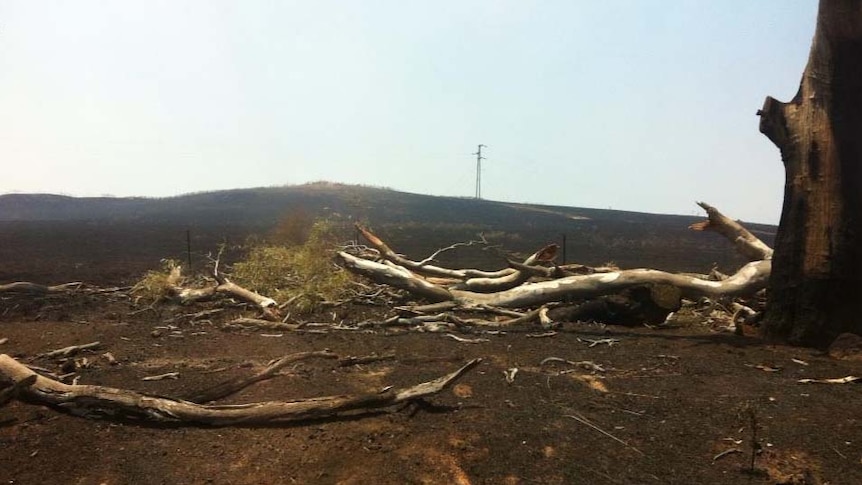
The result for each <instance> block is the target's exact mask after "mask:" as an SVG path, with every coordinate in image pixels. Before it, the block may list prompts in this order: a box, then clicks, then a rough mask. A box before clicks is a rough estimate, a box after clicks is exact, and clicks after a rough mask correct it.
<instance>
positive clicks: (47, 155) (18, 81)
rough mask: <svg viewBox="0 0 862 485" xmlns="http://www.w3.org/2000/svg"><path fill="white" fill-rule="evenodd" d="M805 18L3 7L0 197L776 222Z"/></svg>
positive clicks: (600, 7) (804, 4) (781, 11)
mask: <svg viewBox="0 0 862 485" xmlns="http://www.w3.org/2000/svg"><path fill="white" fill-rule="evenodd" d="M816 7H817V5H816V2H814V1H786V0H762V1H759V2H746V1H743V0H729V1H726V2H707V1H705V0H704V1H699V0H689V1H683V0H674V1H661V2H659V1H657V0H653V1H646V0H641V1H632V0H628V1H611V2H590V1H546V2H525V1H514V0H512V1H506V0H499V1H478V0H475V1H469V0H466V1H459V2H454V1H443V2H434V3H424V2H398V1H392V0H369V1H363V2H332V1H317V2H293V1H288V2H283V3H275V4H271V3H265V2H256V1H250V2H243V3H233V2H226V1H199V0H194V1H192V0H189V1H183V2H171V1H148V2H142V1H126V2H116V3H113V2H108V3H103V2H93V1H78V2H39V3H33V2H26V1H7V2H3V3H0V112H2V113H3V114H4V116H2V117H0V159H2V160H3V164H4V167H6V171H5V172H6V173H5V176H4V177H3V179H2V180H0V193H15V192H17V193H62V194H66V195H72V196H100V195H103V194H112V195H114V196H118V197H128V196H145V197H165V196H175V195H181V194H188V193H197V192H203V191H216V190H229V189H237V188H250V187H267V186H279V185H285V184H290V185H301V184H304V183H308V182H312V181H318V180H327V181H331V182H336V183H345V184H360V185H370V186H379V187H387V188H392V189H394V190H398V191H403V192H411V193H421V194H428V195H442V196H457V197H470V196H472V195H473V193H474V190H475V176H476V173H475V166H476V161H475V156H473V155H472V153H474V152H475V151H476V146H477V145H478V144H480V143H481V144H484V145H487V146H488V148H487V149H485V151H484V155H485V156H486V157H487V160H484V161H483V172H482V181H483V183H482V194H483V198H486V199H490V200H498V201H503V202H521V203H534V204H543V205H558V206H569V207H591V208H612V209H617V210H627V211H637V212H650V213H659V214H683V215H695V214H699V213H700V209H699V208H698V207H697V206H696V205H695V203H694V202H695V201H696V200H704V201H706V202H709V203H710V204H713V205H715V206H716V207H719V208H720V209H721V210H722V211H723V212H725V213H726V214H727V215H728V216H730V217H733V218H739V219H743V220H747V221H753V222H762V223H772V224H774V223H777V221H778V216H779V214H780V210H781V203H782V194H783V186H784V169H783V166H782V163H781V160H780V155H779V153H778V150H777V149H776V148H775V147H774V146H773V145H772V144H771V142H769V140H768V139H766V137H765V136H763V135H761V134H760V133H759V132H758V129H757V126H758V121H759V119H758V117H757V116H755V112H756V111H757V109H759V108H760V107H761V105H762V103H763V100H764V98H765V97H766V96H767V95H769V96H774V97H776V98H777V99H779V100H785V101H786V100H789V99H791V98H792V97H793V95H794V94H795V92H796V88H797V87H798V84H799V79H800V77H801V74H802V71H803V69H804V67H805V63H806V61H807V56H808V50H809V46H810V40H811V37H812V35H813V32H814V20H815V14H816Z"/></svg>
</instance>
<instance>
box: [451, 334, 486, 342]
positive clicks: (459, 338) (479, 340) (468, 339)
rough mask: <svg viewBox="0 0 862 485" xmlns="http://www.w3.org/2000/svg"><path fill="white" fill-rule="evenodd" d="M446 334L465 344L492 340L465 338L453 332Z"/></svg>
mask: <svg viewBox="0 0 862 485" xmlns="http://www.w3.org/2000/svg"><path fill="white" fill-rule="evenodd" d="M445 336H446V337H449V338H451V339H452V340H455V341H457V342H461V343H465V344H481V343H483V342H490V340H488V339H486V338H464V337H459V336H457V335H455V334H451V333H447V334H446V335H445Z"/></svg>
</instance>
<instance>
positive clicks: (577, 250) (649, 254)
mask: <svg viewBox="0 0 862 485" xmlns="http://www.w3.org/2000/svg"><path fill="white" fill-rule="evenodd" d="M296 214H307V215H308V216H311V217H335V218H337V219H339V220H342V221H344V222H346V223H348V222H350V221H362V222H363V223H366V224H368V225H370V226H371V227H372V228H373V229H374V230H375V231H376V232H377V233H378V234H380V235H381V236H382V237H384V238H386V239H387V241H389V242H390V244H391V245H392V246H393V247H394V248H395V249H396V250H398V251H401V252H404V253H406V254H408V255H409V256H412V257H417V258H421V257H424V256H426V255H427V254H429V253H430V252H432V251H434V250H435V249H436V248H439V247H442V246H446V245H449V244H451V243H453V242H456V241H464V240H468V239H474V238H476V237H477V235H478V234H480V233H481V234H483V235H484V236H485V237H486V238H487V239H488V240H489V241H490V242H492V243H495V244H501V245H502V246H503V247H504V248H506V249H508V250H512V251H516V252H521V253H531V252H532V251H534V250H535V249H536V248H538V247H540V246H542V245H544V244H547V243H550V242H556V243H558V244H561V243H562V240H563V237H564V236H565V239H566V259H567V260H568V261H569V262H572V261H577V262H582V263H585V264H602V263H605V262H608V261H614V262H616V263H617V264H619V265H621V266H623V267H636V266H651V267H657V268H661V269H667V270H684V271H704V270H708V269H709V266H710V265H712V264H714V263H717V264H719V265H720V266H721V267H723V268H727V267H729V266H735V265H738V264H740V263H741V262H742V260H741V259H739V257H738V256H736V255H735V254H734V253H733V249H732V248H731V247H730V244H728V243H727V242H726V241H724V240H723V239H722V238H721V237H719V236H717V235H714V234H703V233H696V232H693V231H690V230H688V229H687V228H688V226H689V225H690V224H691V223H692V222H695V221H697V220H700V218H698V217H691V216H679V215H661V214H648V213H639V212H627V211H615V210H604V209H588V208H576V207H559V206H544V205H535V204H514V203H505V202H495V201H488V200H476V199H469V198H456V197H437V196H429V195H420V194H411V193H404V192H397V191H394V190H388V189H381V188H373V187H365V186H354V185H342V184H332V183H326V182H319V183H314V184H307V185H300V186H285V187H266V188H254V189H236V190H225V191H217V192H205V193H195V194H188V195H182V196H177V197H169V198H140V197H135V198H110V197H67V196H60V195H50V194H7V195H0V280H9V279H24V278H25V277H28V276H30V277H34V279H45V278H46V277H50V278H49V279H55V278H59V279H60V280H63V279H81V278H80V277H77V278H76V277H75V275H77V274H81V273H82V272H85V270H86V269H88V268H90V267H92V266H93V265H97V266H100V267H99V268H98V269H99V274H100V275H105V274H114V275H115V276H116V277H117V278H119V279H124V278H129V277H132V273H137V272H140V271H142V270H143V269H145V268H151V267H154V266H156V265H158V261H159V259H160V258H164V257H174V258H178V259H185V257H184V256H185V252H186V235H187V233H186V231H189V234H191V236H192V245H193V250H194V251H195V253H196V254H197V257H198V259H199V260H202V259H203V257H204V255H205V254H206V252H208V251H213V250H214V249H215V247H216V246H217V245H218V244H219V243H221V242H227V243H229V244H235V243H242V242H244V241H245V239H246V238H247V237H248V236H250V235H257V236H263V237H266V235H267V234H269V233H270V232H271V231H272V229H273V228H274V227H275V226H276V225H277V224H278V223H279V221H280V220H282V219H284V218H286V217H291V216H292V215H296ZM345 226H346V227H347V226H349V224H345ZM747 227H749V229H752V230H753V231H754V232H755V233H756V234H758V236H760V237H762V238H763V239H764V240H765V241H766V242H768V243H771V241H772V236H773V234H774V230H775V228H774V226H767V225H759V224H747ZM352 236H353V234H352V232H350V233H346V234H345V237H346V238H350V237H352ZM47 262H50V263H51V266H50V268H46V271H47V270H48V269H50V273H48V274H46V273H45V271H35V270H34V268H35V267H36V266H39V265H40V264H47ZM447 262H448V263H451V264H457V265H467V264H474V265H479V266H493V265H495V264H500V262H499V260H493V259H490V260H489V258H488V257H487V253H485V254H482V253H481V252H480V251H478V250H476V251H473V252H472V253H471V252H470V251H466V252H461V253H460V254H458V255H456V256H455V259H453V260H449V261H447ZM106 264H113V265H114V266H116V269H115V270H114V271H111V269H110V268H105V267H104V265H106ZM201 264H203V262H202V261H201ZM13 268H17V269H13ZM51 268H53V269H51ZM34 271H35V272H34ZM57 273H62V274H57ZM85 274H86V273H85ZM52 275H53V277H51V276H52ZM40 277H41V278H40Z"/></svg>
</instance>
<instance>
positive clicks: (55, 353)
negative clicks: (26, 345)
mask: <svg viewBox="0 0 862 485" xmlns="http://www.w3.org/2000/svg"><path fill="white" fill-rule="evenodd" d="M100 345H102V343H101V342H90V343H88V344H83V345H70V346H68V347H63V348H62V349H57V350H52V351H50V352H45V353H44V354H39V355H37V356H36V358H37V359H40V358H46V359H50V358H53V357H69V356H70V355H74V354H77V353H78V352H80V351H82V350H93V349H95V348H98V347H99V346H100Z"/></svg>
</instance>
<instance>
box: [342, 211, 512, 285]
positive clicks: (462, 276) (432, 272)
mask: <svg viewBox="0 0 862 485" xmlns="http://www.w3.org/2000/svg"><path fill="white" fill-rule="evenodd" d="M356 228H357V229H358V230H359V232H360V233H361V234H362V237H364V238H365V240H367V241H368V242H369V243H370V244H371V246H372V247H374V249H376V250H377V251H378V252H379V253H380V256H381V257H383V259H386V260H387V261H391V262H392V263H394V264H396V265H398V266H401V267H404V268H407V269H409V270H410V271H414V272H416V273H418V274H421V275H425V276H436V277H440V278H452V279H456V280H466V279H468V278H500V277H503V276H508V275H510V274H512V273H514V272H515V270H513V269H510V268H506V269H502V270H500V271H481V270H478V269H448V268H441V267H439V266H434V265H431V264H425V263H424V261H423V262H418V261H412V260H410V259H407V258H405V257H404V256H402V255H400V254H398V253H396V252H395V251H393V250H392V249H391V248H390V247H389V246H388V245H387V244H386V243H385V242H383V240H382V239H380V238H379V237H377V236H376V235H374V233H373V232H371V231H370V230H368V228H366V227H364V226H362V225H361V224H356Z"/></svg>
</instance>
